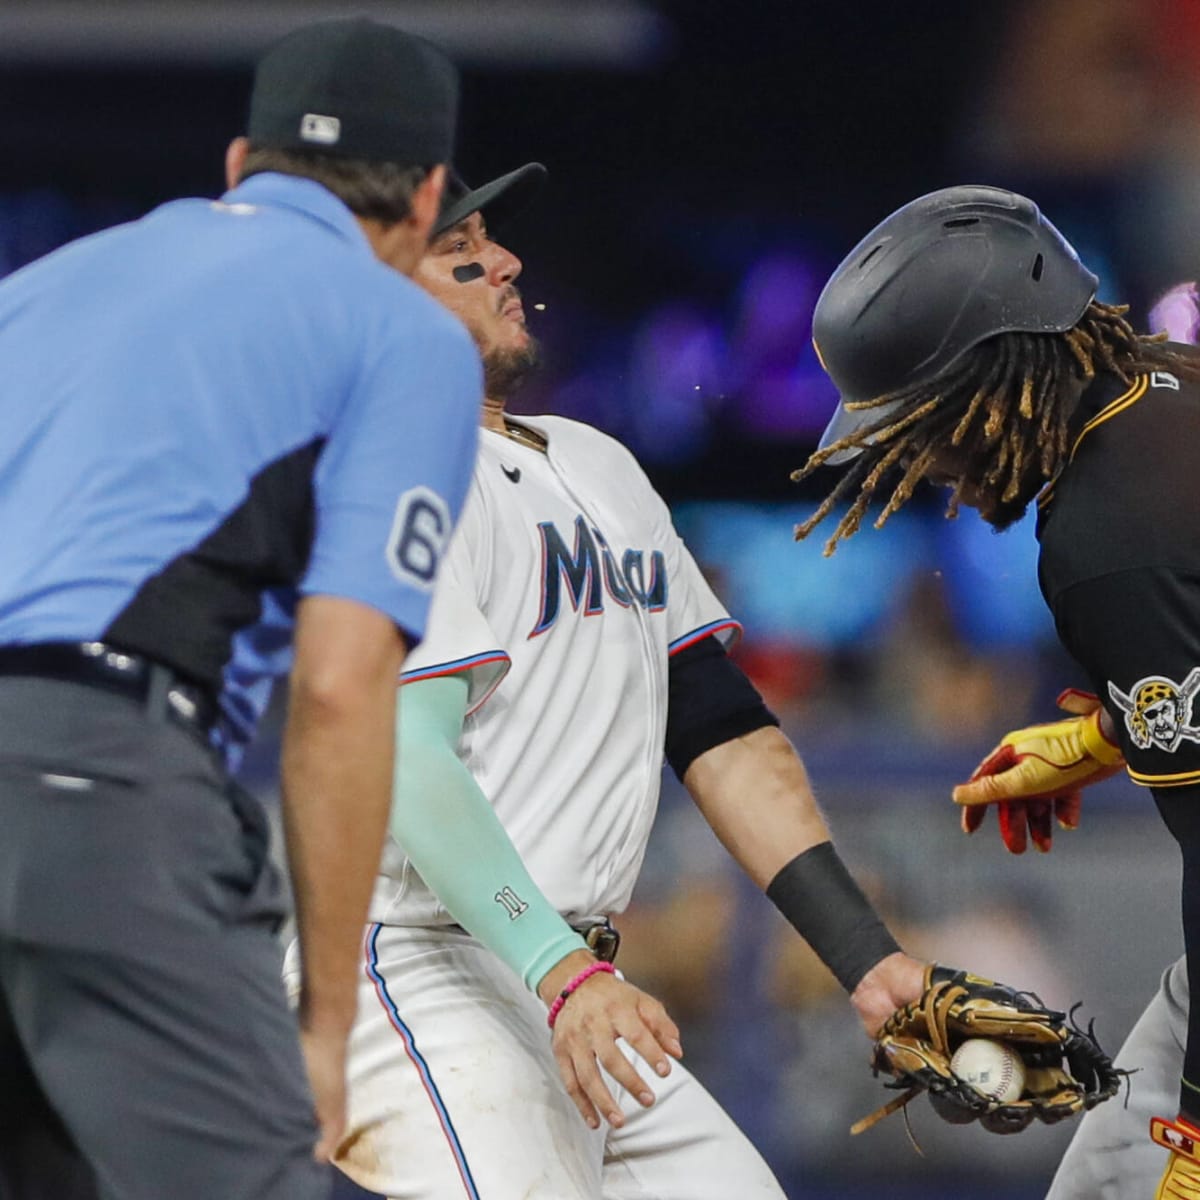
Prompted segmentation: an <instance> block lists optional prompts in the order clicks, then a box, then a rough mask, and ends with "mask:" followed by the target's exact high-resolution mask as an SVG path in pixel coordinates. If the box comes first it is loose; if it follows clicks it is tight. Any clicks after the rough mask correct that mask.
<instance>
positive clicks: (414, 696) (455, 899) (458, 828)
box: [391, 675, 586, 991]
mask: <svg viewBox="0 0 1200 1200" xmlns="http://www.w3.org/2000/svg"><path fill="white" fill-rule="evenodd" d="M466 709H467V680H466V678H465V677H464V676H461V675H446V676H442V677H440V678H437V679H424V680H421V681H419V682H415V683H409V684H405V685H404V686H403V687H401V688H400V694H399V698H398V701H397V704H396V729H397V733H396V736H397V745H396V775H395V784H394V786H393V789H392V815H391V832H392V836H393V837H394V838H395V839H396V841H397V842H399V843H400V845H401V847H402V848H403V849H404V852H405V853H406V854H407V855H408V856H409V858H410V859H411V860H412V864H413V866H414V867H415V868H416V869H417V871H418V873H419V874H420V876H421V878H422V879H424V881H425V882H426V884H428V885H429V887H430V889H431V890H432V891H433V893H434V895H436V896H437V898H438V899H439V900H440V901H441V903H442V905H443V906H444V907H445V909H446V911H447V912H449V914H450V915H451V916H452V917H453V918H454V919H455V920H456V921H457V922H458V923H459V924H460V925H461V926H462V927H463V928H464V929H465V930H467V932H468V933H470V934H471V935H472V936H474V937H476V938H478V939H479V941H481V942H482V943H483V944H484V945H485V946H486V947H487V948H488V949H489V950H491V951H492V952H493V953H494V954H495V955H496V956H497V957H498V958H500V959H502V960H503V961H504V962H506V963H507V964H508V965H509V966H510V967H511V968H512V969H513V970H514V971H515V972H516V973H517V974H518V975H519V976H520V977H521V979H522V980H523V981H524V982H525V986H526V987H528V988H529V989H530V990H531V991H536V989H537V985H538V983H539V982H540V981H541V979H542V976H543V975H545V974H546V972H547V971H548V970H549V969H550V968H551V967H552V966H554V964H555V963H556V962H558V961H559V959H561V958H563V957H564V956H565V955H567V954H570V953H571V952H572V951H573V950H583V949H586V947H585V945H584V942H583V938H581V937H580V936H579V934H578V933H576V932H575V930H573V929H572V928H571V927H570V926H569V925H568V924H567V923H566V921H564V920H563V918H562V917H561V916H560V915H559V913H558V912H557V911H556V910H555V909H554V908H553V907H552V906H551V904H550V902H549V901H548V900H547V899H546V897H545V896H543V895H542V893H541V891H539V889H538V886H537V884H535V883H534V882H533V880H532V879H531V878H530V875H529V872H528V871H527V870H526V869H525V864H524V863H523V862H522V861H521V857H520V855H519V854H518V853H517V850H516V847H515V846H514V845H513V844H512V841H511V840H510V839H509V836H508V833H507V832H506V830H505V828H504V826H503V825H501V824H500V820H499V818H498V817H497V816H496V812H495V810H494V809H493V808H492V806H491V803H490V802H489V801H488V798H487V797H486V796H485V795H484V794H483V792H482V791H481V790H480V787H479V784H478V783H476V782H475V778H474V776H473V775H472V774H471V772H470V771H469V770H468V769H467V768H466V766H465V765H464V764H463V762H462V760H461V759H460V758H459V757H458V753H457V748H458V739H459V736H460V734H461V733H462V726H463V720H464V718H465V716H466ZM501 894H503V895H504V896H505V897H506V898H507V902H506V903H502V902H501V901H500V900H499V899H498V898H497V897H498V896H500V895H501ZM514 912H515V913H516V915H514Z"/></svg>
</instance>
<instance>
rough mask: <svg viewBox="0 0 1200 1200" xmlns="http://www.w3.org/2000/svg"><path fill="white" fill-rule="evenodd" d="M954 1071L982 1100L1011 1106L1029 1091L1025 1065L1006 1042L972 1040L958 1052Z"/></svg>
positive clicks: (955, 1057)
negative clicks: (1023, 1093)
mask: <svg viewBox="0 0 1200 1200" xmlns="http://www.w3.org/2000/svg"><path fill="white" fill-rule="evenodd" d="M950 1069H951V1070H952V1071H953V1072H954V1073H955V1075H957V1076H958V1077H959V1078H960V1079H962V1080H963V1081H964V1082H966V1083H969V1084H970V1085H971V1086H972V1087H973V1088H974V1089H975V1090H976V1091H977V1092H978V1093H979V1094H980V1095H981V1096H986V1097H987V1098H988V1099H989V1100H998V1101H999V1102H1000V1103H1001V1104H1008V1103H1010V1102H1011V1101H1013V1100H1019V1099H1020V1097H1021V1093H1022V1092H1023V1091H1024V1090H1025V1064H1024V1063H1023V1062H1022V1061H1021V1056H1020V1055H1019V1054H1018V1053H1017V1052H1016V1051H1015V1050H1013V1049H1012V1048H1011V1047H1010V1046H1006V1045H1005V1044H1004V1043H1003V1042H996V1041H993V1040H992V1039H991V1038H968V1039H967V1040H966V1041H965V1042H963V1044H962V1045H961V1046H959V1048H958V1049H957V1050H955V1052H954V1057H953V1058H951V1060H950Z"/></svg>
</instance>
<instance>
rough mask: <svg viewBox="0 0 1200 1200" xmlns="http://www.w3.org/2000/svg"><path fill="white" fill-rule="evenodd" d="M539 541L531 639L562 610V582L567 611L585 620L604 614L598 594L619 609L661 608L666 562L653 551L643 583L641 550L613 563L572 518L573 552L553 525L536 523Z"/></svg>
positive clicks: (599, 538) (605, 547) (602, 544)
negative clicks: (537, 601)
mask: <svg viewBox="0 0 1200 1200" xmlns="http://www.w3.org/2000/svg"><path fill="white" fill-rule="evenodd" d="M538 532H539V533H540V534H541V538H542V604H541V612H540V613H539V614H538V620H537V624H536V625H535V626H534V627H533V629H532V630H531V631H530V633H529V636H530V637H531V638H533V637H537V635H538V634H539V633H545V632H546V630H547V629H549V628H550V626H551V625H553V624H554V622H555V621H557V620H558V614H559V612H560V610H561V607H562V592H563V584H564V583H565V584H566V588H567V595H568V596H569V597H570V600H571V607H572V608H573V609H574V610H575V611H576V612H579V611H580V610H581V609H582V611H583V615H584V616H585V617H593V616H596V615H597V614H598V613H602V612H603V611H604V595H605V593H606V592H607V593H608V595H609V597H610V598H611V599H612V600H613V601H615V602H616V603H617V604H618V605H620V607H622V608H628V607H629V606H630V605H631V604H637V605H639V606H640V607H642V608H644V609H645V610H646V611H647V612H662V610H663V609H664V608H666V607H667V564H666V560H665V559H664V557H663V552H662V551H661V550H653V551H651V552H650V554H649V558H650V578H649V581H647V579H646V557H647V555H646V552H645V551H643V550H626V551H625V553H624V554H623V555H622V556H621V561H620V562H617V558H616V555H615V554H614V553H613V552H612V550H611V548H610V547H609V544H608V542H607V541H606V540H605V538H604V535H603V534H602V533H601V532H600V530H599V529H595V528H592V529H589V528H588V524H587V521H585V520H584V518H583V517H582V515H581V516H578V517H576V518H575V548H574V550H571V549H569V548H568V547H567V543H566V542H565V541H564V539H563V536H562V534H561V533H559V531H558V527H557V526H556V525H555V524H554V522H553V521H542V522H541V523H539V525H538Z"/></svg>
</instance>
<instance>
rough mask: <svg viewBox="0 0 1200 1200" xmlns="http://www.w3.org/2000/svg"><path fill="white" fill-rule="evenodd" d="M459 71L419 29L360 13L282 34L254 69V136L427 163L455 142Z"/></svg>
mask: <svg viewBox="0 0 1200 1200" xmlns="http://www.w3.org/2000/svg"><path fill="white" fill-rule="evenodd" d="M457 114H458V72H457V71H456V70H455V68H454V66H453V64H452V63H451V62H450V60H449V59H448V58H447V57H446V56H445V54H443V53H442V51H441V50H439V49H438V48H437V47H436V46H434V45H433V44H432V43H431V42H427V41H425V40H424V38H419V37H415V36H414V35H413V34H410V33H405V32H404V31H403V30H401V29H397V28H395V26H392V25H385V24H382V23H381V22H378V21H371V20H368V19H367V18H365V17H356V18H352V19H349V20H335V21H320V22H318V23H317V24H314V25H306V26H304V27H302V28H300V29H297V30H295V31H293V32H292V33H290V34H288V35H287V37H285V38H284V39H283V40H282V41H281V42H279V43H278V44H277V45H276V46H274V47H273V48H272V49H271V50H269V51H267V53H266V55H265V56H264V57H263V58H262V60H261V61H260V62H259V64H258V68H257V70H256V71H255V74H254V89H253V91H252V93H251V96H250V120H249V127H248V129H247V131H246V132H247V134H248V136H249V138H250V140H251V142H253V143H254V144H255V145H258V146H273V147H277V148H279V149H285V150H319V151H320V152H321V153H323V154H335V155H338V156H341V157H345V158H357V159H365V160H366V161H368V162H394V163H400V164H402V165H405V166H433V165H434V164H436V163H444V162H449V161H450V159H451V158H452V156H453V152H454V129H455V121H456V119H457Z"/></svg>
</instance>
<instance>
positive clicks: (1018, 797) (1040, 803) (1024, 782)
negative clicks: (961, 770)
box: [953, 688, 1125, 854]
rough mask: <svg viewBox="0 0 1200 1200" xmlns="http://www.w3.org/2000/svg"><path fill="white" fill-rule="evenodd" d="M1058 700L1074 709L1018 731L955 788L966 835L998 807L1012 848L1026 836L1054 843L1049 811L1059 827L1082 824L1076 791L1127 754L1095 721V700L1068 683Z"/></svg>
mask: <svg viewBox="0 0 1200 1200" xmlns="http://www.w3.org/2000/svg"><path fill="white" fill-rule="evenodd" d="M1058 706H1059V708H1061V709H1063V710H1064V711H1066V712H1070V713H1073V714H1075V715H1074V716H1072V717H1070V718H1068V719H1067V720H1065V721H1055V722H1053V723H1051V724H1048V725H1030V726H1029V727H1028V728H1026V729H1016V730H1014V731H1013V732H1012V733H1010V734H1007V735H1006V736H1005V737H1004V738H1003V739H1001V742H1000V744H999V745H998V746H997V747H996V748H995V749H994V750H993V751H992V752H991V754H989V755H988V756H987V758H985V759H984V760H983V762H981V763H980V764H979V766H977V767H976V768H975V771H974V773H973V774H972V775H971V778H970V780H969V781H968V782H967V783H960V784H959V785H958V786H957V787H956V788H955V789H954V793H953V796H954V803H955V804H958V805H960V806H962V827H963V832H964V833H974V832H975V830H976V829H978V828H979V826H980V825H981V824H982V823H983V818H984V816H985V814H986V813H987V806H988V805H991V804H994V805H996V815H997V817H998V819H999V822H1000V836H1001V838H1002V839H1003V841H1004V844H1005V846H1006V847H1008V849H1009V850H1010V851H1011V852H1012V853H1013V854H1021V853H1023V852H1024V850H1025V845H1026V835H1027V834H1028V837H1029V838H1031V839H1032V840H1033V843H1034V845H1035V846H1037V848H1038V849H1039V850H1042V851H1047V850H1049V849H1050V845H1051V836H1052V829H1051V817H1053V818H1054V819H1055V820H1056V821H1057V822H1058V824H1059V825H1060V826H1061V827H1062V828H1063V829H1075V828H1076V827H1077V826H1078V825H1079V812H1080V808H1081V806H1082V802H1083V797H1082V795H1081V791H1080V790H1081V789H1082V788H1085V787H1087V786H1088V785H1089V784H1092V783H1097V782H1098V781H1099V780H1101V779H1107V778H1108V777H1109V776H1110V775H1115V774H1116V773H1117V772H1118V771H1119V770H1120V769H1121V768H1122V767H1123V766H1124V765H1125V758H1124V755H1122V753H1121V749H1120V747H1119V746H1115V745H1114V744H1113V743H1112V742H1110V741H1109V740H1108V738H1107V737H1105V735H1104V731H1103V730H1102V728H1101V726H1100V712H1101V709H1100V701H1099V700H1098V699H1097V697H1095V696H1094V695H1092V694H1091V693H1090V692H1080V691H1076V690H1075V689H1074V688H1069V689H1068V690H1067V691H1065V692H1063V693H1062V694H1061V695H1060V696H1059V697H1058Z"/></svg>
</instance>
